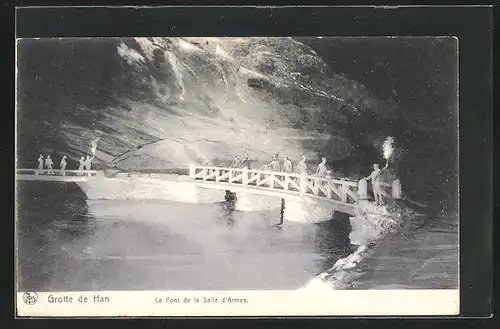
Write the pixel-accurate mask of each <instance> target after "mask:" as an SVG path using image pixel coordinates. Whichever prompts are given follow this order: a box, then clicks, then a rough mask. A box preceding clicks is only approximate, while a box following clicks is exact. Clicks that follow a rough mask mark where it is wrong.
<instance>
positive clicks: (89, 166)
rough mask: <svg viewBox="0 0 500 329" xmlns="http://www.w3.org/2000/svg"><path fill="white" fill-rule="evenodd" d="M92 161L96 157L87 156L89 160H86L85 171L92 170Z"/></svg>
mask: <svg viewBox="0 0 500 329" xmlns="http://www.w3.org/2000/svg"><path fill="white" fill-rule="evenodd" d="M92 160H94V157H90V156H89V155H87V158H86V159H85V163H84V167H85V170H91V169H92Z"/></svg>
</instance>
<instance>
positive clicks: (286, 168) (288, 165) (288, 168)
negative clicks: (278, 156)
mask: <svg viewBox="0 0 500 329" xmlns="http://www.w3.org/2000/svg"><path fill="white" fill-rule="evenodd" d="M282 171H283V172H286V173H292V172H293V170H292V161H290V159H288V157H287V156H286V155H285V156H284V157H283V168H282Z"/></svg>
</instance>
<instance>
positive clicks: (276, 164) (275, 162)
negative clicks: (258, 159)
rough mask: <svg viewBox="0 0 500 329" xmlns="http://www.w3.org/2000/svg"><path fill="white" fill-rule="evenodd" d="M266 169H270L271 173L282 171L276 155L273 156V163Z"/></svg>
mask: <svg viewBox="0 0 500 329" xmlns="http://www.w3.org/2000/svg"><path fill="white" fill-rule="evenodd" d="M265 168H266V169H269V170H271V171H276V172H278V171H280V163H279V161H278V156H276V155H273V159H272V161H271V162H269V163H268V164H267V165H266V166H265Z"/></svg>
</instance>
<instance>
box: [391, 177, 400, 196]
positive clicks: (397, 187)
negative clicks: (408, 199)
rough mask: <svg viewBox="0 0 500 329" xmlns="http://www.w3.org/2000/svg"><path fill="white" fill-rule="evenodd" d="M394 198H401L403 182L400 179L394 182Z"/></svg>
mask: <svg viewBox="0 0 500 329" xmlns="http://www.w3.org/2000/svg"><path fill="white" fill-rule="evenodd" d="M392 198H393V199H396V200H399V199H401V182H400V181H399V179H396V180H395V181H393V182H392Z"/></svg>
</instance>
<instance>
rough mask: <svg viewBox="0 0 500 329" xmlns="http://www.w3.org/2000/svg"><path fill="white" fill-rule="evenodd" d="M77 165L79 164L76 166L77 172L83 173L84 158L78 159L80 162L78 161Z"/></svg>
mask: <svg viewBox="0 0 500 329" xmlns="http://www.w3.org/2000/svg"><path fill="white" fill-rule="evenodd" d="M78 163H79V164H80V165H79V166H78V170H80V171H83V169H84V167H85V158H84V157H80V160H78Z"/></svg>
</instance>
